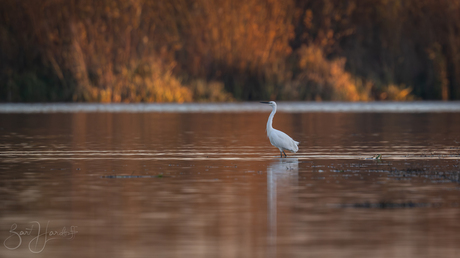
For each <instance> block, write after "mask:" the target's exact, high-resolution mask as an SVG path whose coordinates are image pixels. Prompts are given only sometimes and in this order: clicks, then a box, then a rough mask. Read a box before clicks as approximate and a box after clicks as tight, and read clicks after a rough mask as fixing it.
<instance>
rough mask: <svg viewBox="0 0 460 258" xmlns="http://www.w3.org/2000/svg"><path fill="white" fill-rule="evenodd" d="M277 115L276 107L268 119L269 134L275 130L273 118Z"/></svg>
mask: <svg viewBox="0 0 460 258" xmlns="http://www.w3.org/2000/svg"><path fill="white" fill-rule="evenodd" d="M275 113H276V106H273V110H272V112H271V113H270V116H269V117H268V121H267V133H268V132H270V131H271V130H273V117H274V116H275Z"/></svg>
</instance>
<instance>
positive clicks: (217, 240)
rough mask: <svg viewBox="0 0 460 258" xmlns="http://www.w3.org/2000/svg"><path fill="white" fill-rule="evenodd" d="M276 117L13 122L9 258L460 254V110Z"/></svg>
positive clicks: (0, 215)
mask: <svg viewBox="0 0 460 258" xmlns="http://www.w3.org/2000/svg"><path fill="white" fill-rule="evenodd" d="M269 112H270V109H269V108H268V110H267V112H239V113H185V112H182V113H149V112H145V113H44V114H0V197H1V198H0V207H1V209H0V240H1V241H0V242H1V245H0V256H1V257H147V256H149V257H459V255H460V246H459V244H458V243H460V233H459V232H460V185H459V173H460V168H459V165H460V164H459V159H460V147H459V146H460V134H459V132H460V113H278V114H277V115H276V116H275V121H274V127H275V128H277V129H280V130H283V131H285V132H286V133H288V134H289V135H291V136H292V137H293V138H294V139H296V140H297V141H300V142H301V145H300V150H299V152H298V153H297V154H291V153H287V154H288V158H287V159H284V158H283V159H280V158H279V156H278V155H279V152H278V150H277V149H276V148H275V147H273V146H271V145H270V143H269V141H268V139H267V137H266V134H265V123H266V119H267V118H268V115H269ZM378 154H381V155H382V159H381V160H373V159H372V157H373V156H375V155H378ZM64 227H65V229H64ZM37 236H39V237H37Z"/></svg>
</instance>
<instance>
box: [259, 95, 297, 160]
mask: <svg viewBox="0 0 460 258" xmlns="http://www.w3.org/2000/svg"><path fill="white" fill-rule="evenodd" d="M260 103H264V104H268V105H270V106H272V108H273V110H272V112H271V113H270V116H269V117H268V121H267V136H268V139H270V143H271V144H272V145H273V146H275V147H276V148H278V149H279V150H280V154H281V158H283V154H284V157H286V153H285V152H284V150H288V151H291V152H294V153H296V152H297V151H298V150H299V147H298V146H297V145H299V142H297V141H294V140H293V139H292V138H291V137H290V136H289V135H287V134H285V133H284V132H281V131H280V130H276V129H274V128H273V117H274V116H275V113H276V103H275V101H270V102H260Z"/></svg>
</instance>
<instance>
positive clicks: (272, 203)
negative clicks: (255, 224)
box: [267, 158, 299, 257]
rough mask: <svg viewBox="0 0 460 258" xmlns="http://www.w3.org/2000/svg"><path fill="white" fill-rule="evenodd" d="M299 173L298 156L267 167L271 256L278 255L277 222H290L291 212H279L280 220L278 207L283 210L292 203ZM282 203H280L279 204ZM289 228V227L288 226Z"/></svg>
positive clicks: (275, 162) (278, 161) (280, 160)
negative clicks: (293, 190)
mask: <svg viewBox="0 0 460 258" xmlns="http://www.w3.org/2000/svg"><path fill="white" fill-rule="evenodd" d="M298 175H299V161H298V159H297V158H285V159H282V158H280V159H278V160H276V161H274V162H273V163H272V164H270V166H268V168H267V203H268V207H267V214H268V244H269V248H270V249H269V250H268V251H269V253H270V255H271V256H273V257H275V256H276V244H277V237H278V231H277V224H278V221H280V222H283V223H288V222H289V218H288V216H289V212H288V211H285V212H279V214H280V215H281V216H282V218H280V220H278V216H277V215H278V209H279V210H280V211H281V210H283V209H285V208H289V207H287V206H283V204H288V205H289V204H290V203H292V200H291V199H292V198H294V196H293V195H292V189H293V187H292V186H295V185H297V182H298ZM278 204H280V205H278ZM287 228H289V227H287ZM280 233H281V232H280Z"/></svg>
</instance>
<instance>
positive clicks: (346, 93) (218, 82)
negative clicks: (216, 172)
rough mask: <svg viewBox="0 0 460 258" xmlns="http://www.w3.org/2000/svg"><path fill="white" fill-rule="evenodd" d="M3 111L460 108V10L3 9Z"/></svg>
mask: <svg viewBox="0 0 460 258" xmlns="http://www.w3.org/2000/svg"><path fill="white" fill-rule="evenodd" d="M0 63H1V66H0V101H3V102H35V101H40V102H44V101H88V102H186V101H231V100H235V99H236V100H260V99H276V100H349V101H358V100H364V101H368V100H412V99H440V100H441V99H442V100H454V99H460V0H404V1H403V0H348V1H342V0H321V1H320V0H304V1H301V0H298V1H296V0H170V1H152V0H98V1H92V0H40V1H36V0H2V1H0Z"/></svg>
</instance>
